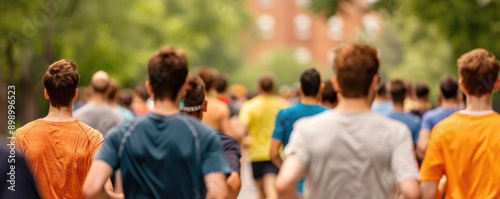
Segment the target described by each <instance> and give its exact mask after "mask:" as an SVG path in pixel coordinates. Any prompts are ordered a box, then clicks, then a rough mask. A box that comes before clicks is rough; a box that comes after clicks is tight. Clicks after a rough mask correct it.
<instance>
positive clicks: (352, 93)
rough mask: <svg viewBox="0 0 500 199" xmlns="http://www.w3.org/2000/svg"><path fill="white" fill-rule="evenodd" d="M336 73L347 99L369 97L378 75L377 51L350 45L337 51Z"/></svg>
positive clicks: (367, 47)
mask: <svg viewBox="0 0 500 199" xmlns="http://www.w3.org/2000/svg"><path fill="white" fill-rule="evenodd" d="M334 64H335V65H334V71H335V72H336V75H337V81H338V84H339V87H340V90H341V91H340V92H341V94H342V95H343V96H344V97H346V98H360V97H367V96H368V93H369V89H370V84H371V83H372V81H373V77H374V76H375V75H376V74H377V73H378V69H379V58H378V55H377V50H376V49H375V48H373V47H371V46H369V45H366V44H349V45H347V46H344V47H342V48H340V49H337V50H336V51H335V60H334Z"/></svg>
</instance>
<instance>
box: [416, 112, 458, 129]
mask: <svg viewBox="0 0 500 199" xmlns="http://www.w3.org/2000/svg"><path fill="white" fill-rule="evenodd" d="M459 110H460V108H459V107H456V108H452V109H448V108H444V107H437V108H435V109H432V110H429V111H427V112H425V114H424V116H423V117H422V126H421V128H420V129H422V130H429V131H431V130H432V128H434V126H436V124H437V123H439V122H441V120H443V119H445V118H447V117H448V116H450V115H451V114H453V113H455V112H457V111H459Z"/></svg>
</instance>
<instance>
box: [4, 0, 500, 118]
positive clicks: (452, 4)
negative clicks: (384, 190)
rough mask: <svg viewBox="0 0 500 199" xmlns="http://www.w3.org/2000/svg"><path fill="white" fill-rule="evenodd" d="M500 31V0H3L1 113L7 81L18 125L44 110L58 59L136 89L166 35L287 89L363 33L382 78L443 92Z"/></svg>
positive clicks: (240, 73)
mask: <svg viewBox="0 0 500 199" xmlns="http://www.w3.org/2000/svg"><path fill="white" fill-rule="evenodd" d="M499 38H500V0H466V1H463V0H462V1H457V0H439V1H435V0H402V1H396V0H246V1H244V0H142V1H132V0H106V1H96V0H86V1H83V0H16V1H7V0H0V68H1V70H0V93H1V96H2V97H1V98H0V104H3V105H2V106H0V112H1V113H4V114H0V120H1V121H7V118H6V117H7V115H6V114H5V112H7V110H6V108H7V106H5V104H6V96H7V91H6V90H7V85H11V84H12V85H15V86H16V100H17V101H16V117H17V120H18V124H25V123H26V122H28V121H31V120H33V119H36V118H40V117H42V116H44V115H45V114H46V113H47V110H48V101H47V100H45V99H44V98H43V85H42V82H41V76H42V75H43V73H44V72H45V71H46V69H47V67H48V66H49V65H50V64H51V63H52V62H54V61H57V60H59V59H62V58H65V59H70V60H73V61H75V62H76V64H77V65H78V71H79V73H80V75H81V81H80V86H86V85H88V82H89V80H90V77H91V75H92V74H93V73H94V72H96V71H98V70H105V71H107V72H108V73H109V74H110V75H111V76H112V77H113V78H115V79H116V80H117V81H118V82H119V84H120V87H122V88H127V87H130V88H133V87H135V86H136V85H139V84H143V82H144V81H145V80H146V79H147V75H146V74H147V71H146V64H147V60H148V58H149V56H151V55H152V54H153V53H154V52H155V51H156V50H157V49H159V48H160V47H161V46H164V45H166V44H170V45H173V46H175V47H178V48H182V49H184V50H185V51H186V52H187V55H188V59H189V66H190V69H191V70H194V69H196V68H197V67H200V66H210V67H213V68H216V69H217V70H218V71H219V72H221V73H225V74H226V75H227V76H228V77H229V81H230V83H231V84H236V83H238V84H243V85H245V86H247V88H249V89H250V90H252V89H254V88H255V83H256V78H257V76H258V74H260V73H262V72H265V71H271V72H274V73H275V74H276V76H277V78H278V81H279V84H280V85H281V86H283V88H284V89H285V90H286V88H293V86H294V84H295V82H297V81H298V77H299V74H300V73H301V72H302V71H303V70H304V69H306V68H309V67H316V68H317V69H318V70H319V71H321V73H322V74H323V77H324V79H326V78H329V77H330V76H331V75H332V72H331V60H332V58H333V54H332V50H333V49H335V48H338V47H339V46H341V45H342V44H344V43H349V42H354V41H357V42H365V43H369V44H372V45H375V46H376V47H377V48H378V49H379V50H380V54H381V58H382V71H381V73H382V76H383V77H384V78H386V79H391V78H405V79H407V80H411V81H425V82H427V83H428V84H429V85H430V86H431V92H432V96H433V98H436V97H437V94H438V89H439V88H438V84H437V82H438V80H439V78H440V77H441V76H442V75H444V74H452V75H455V76H456V71H457V70H456V60H457V58H458V57H459V56H460V55H461V54H463V53H464V52H466V51H469V50H471V49H473V48H477V47H481V48H486V49H488V50H489V51H491V52H493V53H494V54H495V55H496V56H497V57H500V40H499ZM496 99H497V100H496V102H497V103H495V104H497V105H500V101H499V100H500V99H499V98H498V97H497V98H496ZM4 124H5V123H4V122H2V127H3V126H4Z"/></svg>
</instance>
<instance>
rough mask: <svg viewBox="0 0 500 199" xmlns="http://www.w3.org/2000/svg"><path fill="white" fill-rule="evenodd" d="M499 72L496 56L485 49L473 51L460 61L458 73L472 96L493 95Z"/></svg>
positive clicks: (467, 91)
mask: <svg viewBox="0 0 500 199" xmlns="http://www.w3.org/2000/svg"><path fill="white" fill-rule="evenodd" d="M498 70H499V63H498V61H497V60H496V58H495V56H494V55H493V54H492V53H491V52H489V51H487V50H485V49H475V50H472V51H470V52H468V53H465V54H463V55H462V56H461V57H460V58H459V59H458V72H459V75H460V78H461V80H462V82H463V86H464V87H465V89H466V91H465V92H466V93H467V94H469V95H472V96H482V95H485V94H489V93H492V92H493V86H494V84H495V81H496V79H497V76H498Z"/></svg>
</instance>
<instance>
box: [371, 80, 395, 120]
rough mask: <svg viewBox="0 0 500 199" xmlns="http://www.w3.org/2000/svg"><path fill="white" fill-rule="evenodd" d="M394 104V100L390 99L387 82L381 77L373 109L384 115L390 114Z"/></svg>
mask: <svg viewBox="0 0 500 199" xmlns="http://www.w3.org/2000/svg"><path fill="white" fill-rule="evenodd" d="M392 106H393V105H392V102H391V100H389V99H388V95H387V83H386V82H385V81H384V80H382V79H380V82H379V83H378V84H377V90H376V94H375V100H374V101H373V104H372V105H371V110H372V111H375V112H377V113H380V114H383V115H389V113H391V111H392Z"/></svg>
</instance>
